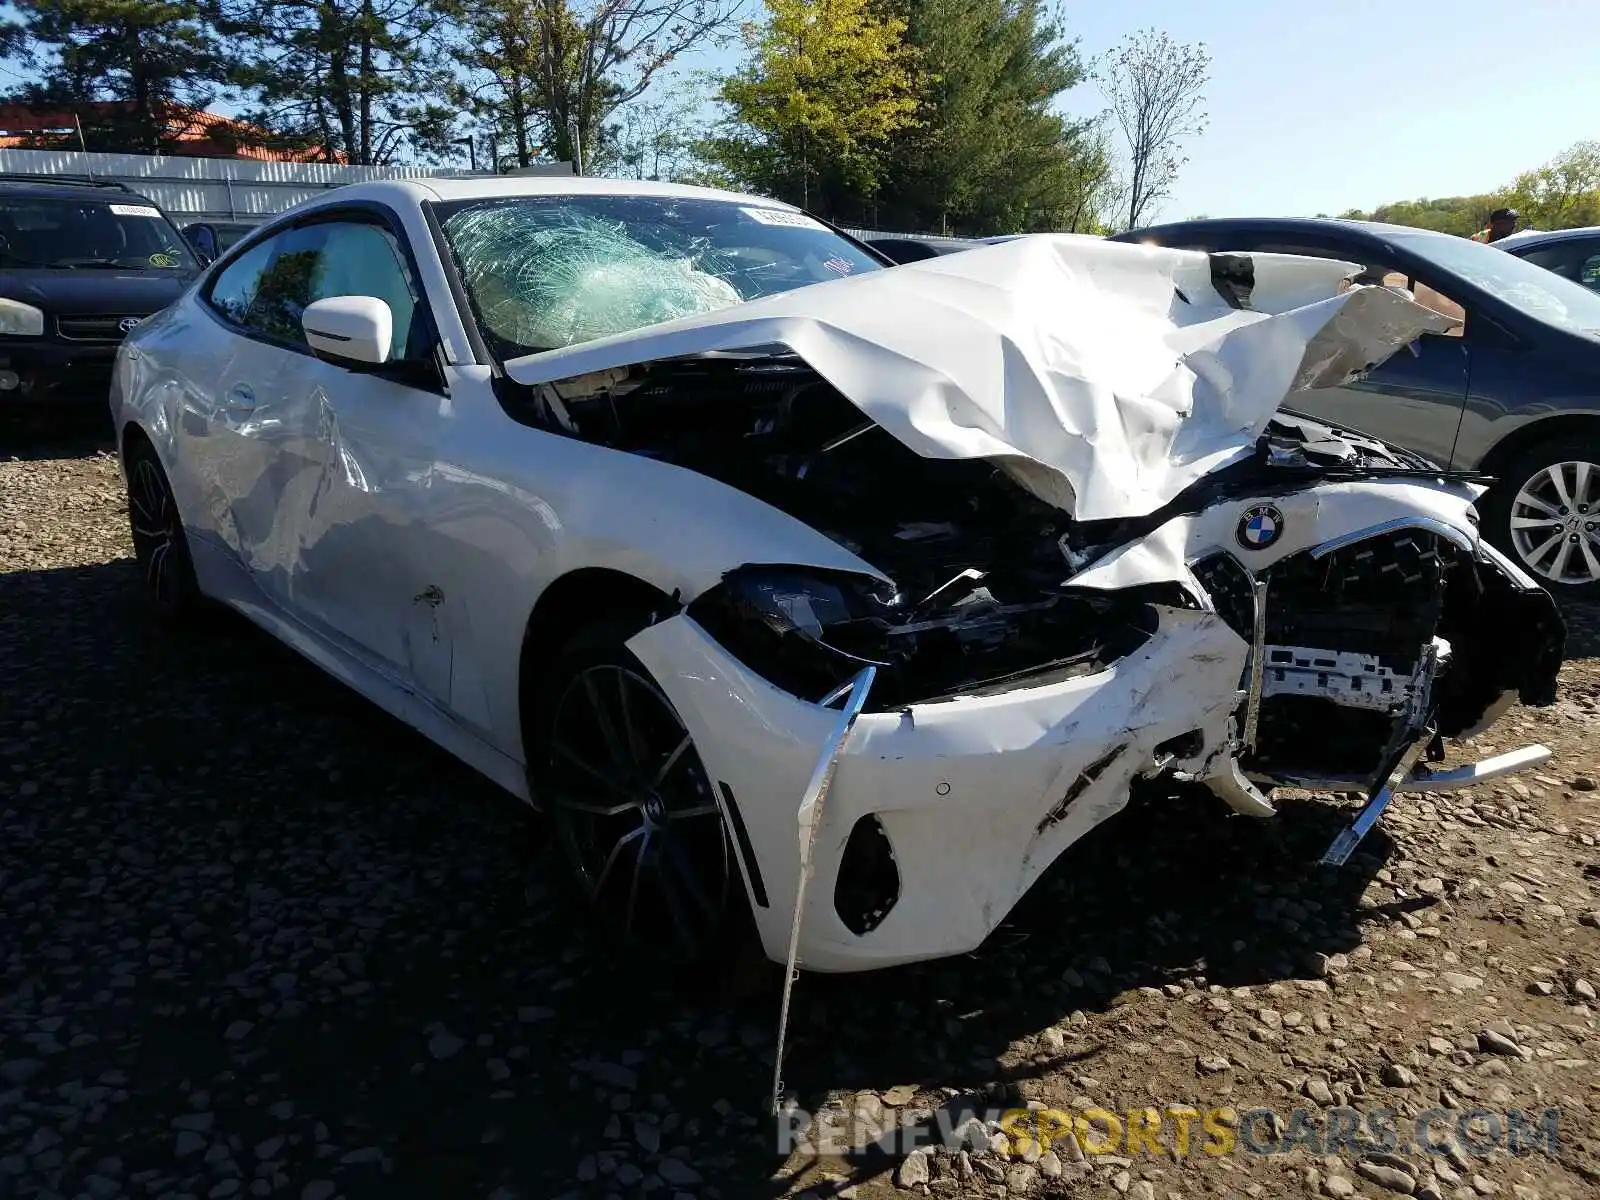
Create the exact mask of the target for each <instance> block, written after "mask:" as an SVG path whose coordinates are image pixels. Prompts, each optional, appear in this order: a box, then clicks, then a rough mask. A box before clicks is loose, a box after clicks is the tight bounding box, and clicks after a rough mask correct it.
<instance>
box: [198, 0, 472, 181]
mask: <svg viewBox="0 0 1600 1200" xmlns="http://www.w3.org/2000/svg"><path fill="white" fill-rule="evenodd" d="M221 3H222V4H223V5H224V6H225V7H224V8H223V10H222V19H221V25H220V27H221V28H222V29H223V30H224V31H225V32H227V33H229V34H230V35H232V36H234V37H236V38H238V39H239V41H240V43H241V45H242V47H243V50H242V54H241V59H242V62H241V65H240V66H239V67H238V68H237V69H236V71H235V74H234V78H235V80H236V81H237V82H238V83H239V84H241V85H243V86H244V87H246V88H248V89H249V90H250V91H251V92H252V93H253V94H254V96H255V97H256V100H257V103H256V106H255V108H254V109H253V110H252V111H251V113H250V114H249V119H250V120H252V121H254V122H256V123H257V124H260V125H263V126H265V127H266V128H268V129H270V130H273V131H274V132H276V133H278V134H280V135H282V136H283V137H284V138H285V139H286V140H289V141H291V142H296V143H300V144H303V145H306V146H313V147H320V148H321V149H322V150H323V151H324V154H325V156H326V157H327V158H328V159H330V160H332V161H337V160H338V159H340V158H342V159H343V160H344V161H345V162H349V163H352V164H358V165H373V164H377V165H381V164H384V163H389V162H393V161H395V160H396V159H397V158H400V157H403V156H405V155H406V154H407V152H408V151H409V152H411V153H429V152H432V153H438V152H439V151H440V150H442V149H443V146H444V144H445V143H446V142H447V141H448V137H449V132H448V131H449V126H450V123H451V122H452V120H453V119H454V117H455V113H454V112H453V111H452V110H451V109H449V108H448V107H446V106H445V105H444V104H442V103H440V102H439V100H436V99H434V97H442V96H443V95H444V93H445V90H446V87H447V85H448V77H447V72H446V68H445V65H444V62H443V61H442V54H441V50H442V40H441V39H442V35H443V33H444V29H445V13H444V12H443V11H442V10H441V9H440V8H439V7H438V6H437V4H436V3H435V2H434V0H221Z"/></svg>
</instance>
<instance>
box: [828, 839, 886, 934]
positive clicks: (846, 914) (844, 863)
mask: <svg viewBox="0 0 1600 1200" xmlns="http://www.w3.org/2000/svg"><path fill="white" fill-rule="evenodd" d="M899 899H900V868H899V866H898V864H896V862H895V860H894V847H893V846H891V845H890V844H889V835H888V834H887V833H886V832H884V828H883V822H881V821H880V820H878V818H877V817H876V816H875V815H874V814H872V813H868V814H867V815H866V816H864V817H862V818H861V819H860V820H859V821H857V822H856V823H855V827H854V828H853V829H851V830H850V838H849V840H848V841H846V842H845V844H844V854H843V855H842V856H841V857H840V859H839V878H838V881H837V882H836V883H835V884H834V887H833V911H834V912H836V913H838V914H839V920H841V921H843V922H844V927H845V928H846V929H848V930H849V931H850V932H851V933H853V934H855V935H856V936H857V937H864V936H866V935H867V934H869V933H871V932H872V931H873V930H874V929H876V928H877V927H878V926H879V925H881V924H883V921H884V918H885V917H887V916H888V915H889V911H890V910H891V909H892V908H894V906H895V904H896V902H897V901H899Z"/></svg>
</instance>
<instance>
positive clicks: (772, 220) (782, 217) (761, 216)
mask: <svg viewBox="0 0 1600 1200" xmlns="http://www.w3.org/2000/svg"><path fill="white" fill-rule="evenodd" d="M739 211H740V212H742V213H743V214H744V215H745V216H747V217H749V218H750V219H751V220H752V221H760V222H761V224H763V225H785V226H788V227H789V228H791V229H826V228H827V226H826V225H824V224H823V223H822V222H821V221H818V220H815V219H813V218H811V217H808V216H806V215H805V213H797V212H789V211H787V210H785V209H782V208H741V209H740V210H739Z"/></svg>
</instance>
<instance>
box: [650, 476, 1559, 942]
mask: <svg viewBox="0 0 1600 1200" xmlns="http://www.w3.org/2000/svg"><path fill="white" fill-rule="evenodd" d="M1349 486H1351V485H1338V486H1333V487H1328V488H1324V489H1321V492H1322V495H1320V496H1313V497H1312V501H1313V503H1312V508H1313V509H1317V510H1318V511H1319V512H1320V519H1319V520H1318V521H1317V522H1316V526H1317V530H1318V531H1319V532H1321V533H1323V534H1325V535H1329V536H1323V537H1321V538H1320V540H1316V539H1314V540H1311V541H1310V542H1309V544H1306V545H1303V546H1299V547H1291V550H1290V552H1288V553H1285V554H1283V555H1281V556H1277V557H1275V558H1273V559H1272V561H1271V562H1270V563H1267V564H1266V565H1261V564H1253V565H1254V569H1251V568H1250V567H1247V566H1245V565H1244V563H1243V562H1242V561H1241V558H1248V557H1249V556H1248V555H1247V554H1234V553H1232V552H1229V551H1218V550H1216V549H1214V547H1215V545H1216V542H1215V540H1213V539H1211V538H1210V537H1209V536H1208V535H1207V533H1206V529H1205V526H1206V525H1207V523H1208V522H1210V521H1212V520H1214V519H1215V514H1209V513H1202V514H1198V516H1197V517H1196V518H1193V519H1190V518H1185V520H1189V521H1190V526H1191V527H1190V528H1189V529H1188V531H1187V533H1186V534H1185V537H1184V538H1183V539H1180V543H1179V544H1181V543H1182V542H1184V541H1187V540H1188V539H1189V538H1190V537H1192V538H1193V539H1194V540H1195V542H1196V544H1199V545H1201V546H1206V547H1211V549H1208V551H1207V552H1206V553H1203V554H1201V555H1200V556H1198V557H1197V558H1195V559H1193V560H1192V561H1191V562H1190V564H1189V566H1190V567H1192V571H1187V572H1186V574H1187V575H1188V582H1187V590H1189V591H1191V592H1192V593H1193V596H1194V598H1195V601H1196V607H1193V608H1186V607H1180V606H1177V605H1163V604H1158V605H1153V606H1152V607H1153V608H1154V610H1155V611H1156V613H1157V614H1158V617H1159V619H1158V621H1157V622H1156V627H1155V629H1154V631H1153V632H1152V633H1151V634H1150V636H1149V637H1148V638H1147V639H1145V640H1144V641H1142V642H1141V643H1140V644H1139V645H1137V647H1135V648H1133V649H1131V650H1129V651H1128V652H1127V653H1126V654H1124V655H1123V656H1122V657H1119V658H1116V659H1115V660H1114V661H1109V662H1102V663H1098V664H1097V665H1096V668H1095V669H1093V670H1090V671H1087V672H1084V673H1079V674H1076V675H1074V676H1071V677H1067V678H1059V677H1051V676H1048V675H1045V676H1039V677H1037V678H1034V679H1023V680H1019V681H1018V682H1017V683H1016V685H1015V686H1013V687H1010V688H1002V689H991V690H989V691H987V692H984V693H983V694H977V695H967V696H956V697H953V698H943V699H937V700H929V701H920V702H908V703H900V704H897V705H894V706H893V707H890V708H889V709H888V710H887V711H884V710H883V706H881V705H875V706H870V707H872V708H875V709H877V711H866V712H863V713H861V714H860V715H859V716H858V717H857V718H856V720H855V723H854V727H853V729H852V730H850V731H849V734H848V736H847V737H846V738H845V739H844V741H843V744H842V746H841V747H840V748H839V749H838V751H837V754H836V755H834V756H833V757H835V758H836V762H835V769H834V771H833V774H832V776H831V782H830V786H829V787H828V789H827V792H826V804H825V806H820V817H819V820H818V825H817V830H816V837H815V841H814V843H812V845H814V857H813V858H812V862H811V868H810V870H811V874H810V875H809V877H808V880H809V888H808V890H807V891H806V894H805V899H804V901H803V907H802V909H801V910H800V912H799V928H800V934H799V941H798V956H797V958H798V962H799V964H800V965H802V966H804V967H806V968H808V969H811V970H819V971H850V970H861V969H868V968H876V967H881V966H888V965H893V964H896V963H903V962H911V961H916V960H920V959H929V958H936V957H941V956H944V955H950V954H957V953H962V952H965V951H968V950H971V949H973V948H975V947H976V946H977V945H979V943H981V942H982V941H983V940H984V938H985V937H986V936H987V935H988V934H989V933H990V932H991V931H992V930H993V929H994V928H995V926H996V925H997V924H998V923H999V922H1000V921H1001V920H1002V919H1003V918H1004V917H1005V916H1006V914H1007V913H1008V912H1009V911H1010V910H1011V908H1012V907H1013V906H1014V905H1015V903H1016V902H1017V901H1018V899H1020V897H1021V896H1022V895H1023V893H1024V892H1025V891H1026V890H1027V889H1028V888H1029V887H1030V886H1031V885H1032V884H1033V882H1034V881H1035V880H1036V879H1037V878H1038V877H1039V875H1040V874H1041V873H1042V872H1043V871H1044V870H1045V869H1046V868H1047V867H1048V866H1049V865H1050V864H1051V863H1052V862H1053V861H1054V860H1055V859H1056V858H1057V857H1058V856H1059V855H1060V854H1061V853H1062V852H1063V851H1064V850H1065V849H1066V848H1067V847H1068V846H1070V845H1071V844H1072V843H1073V842H1075V841H1077V840H1078V839H1079V838H1081V837H1083V836H1084V834H1086V833H1087V832H1089V830H1091V829H1093V828H1094V827H1095V826H1097V825H1098V824H1100V823H1101V822H1103V821H1104V820H1106V819H1107V818H1109V817H1110V816H1112V815H1114V814H1115V813H1116V812H1118V811H1120V810H1121V809H1122V808H1123V807H1124V806H1125V804H1126V803H1127V800H1128V795H1129V788H1130V785H1131V784H1132V783H1133V782H1134V781H1135V780H1136V779H1138V778H1141V777H1151V776H1155V775H1158V774H1163V773H1166V774H1170V775H1173V776H1175V777H1179V778H1187V779H1191V780H1194V781H1196V782H1198V783H1201V784H1204V785H1206V786H1208V787H1209V788H1210V789H1211V790H1212V791H1213V792H1215V793H1216V794H1217V795H1219V796H1220V797H1222V798H1223V799H1224V800H1226V801H1227V802H1228V803H1229V804H1230V805H1232V806H1233V807H1234V808H1235V809H1237V810H1239V811H1241V812H1245V813H1248V814H1251V815H1255V816H1270V815H1272V813H1273V811H1274V809H1273V805H1272V802H1271V800H1270V790H1271V788H1273V787H1275V786H1280V785H1290V786H1300V787H1318V788H1326V789H1332V790H1339V791H1352V792H1361V793H1364V794H1367V795H1369V796H1371V797H1373V802H1372V804H1370V805H1369V807H1368V809H1367V810H1366V811H1365V812H1364V813H1363V816H1362V818H1361V820H1360V821H1358V828H1356V829H1355V830H1354V831H1353V832H1352V833H1350V834H1347V835H1345V836H1344V837H1343V838H1342V839H1341V844H1340V845H1339V846H1338V847H1337V853H1335V849H1330V861H1334V860H1336V859H1340V856H1342V857H1348V855H1349V853H1350V852H1351V851H1352V850H1353V849H1354V846H1355V844H1356V843H1357V842H1359V840H1360V837H1361V836H1362V835H1364V834H1365V832H1366V831H1367V829H1369V828H1370V827H1371V825H1372V823H1373V822H1375V821H1376V819H1377V817H1378V815H1379V814H1381V812H1382V809H1383V807H1384V806H1385V805H1386V804H1387V803H1388V799H1389V797H1390V796H1391V795H1392V794H1393V793H1394V792H1403V791H1408V790H1443V789H1445V788H1448V787H1450V786H1465V785H1467V784H1470V783H1473V782H1478V781H1481V780H1482V779H1484V778H1488V777H1491V776H1493V775H1495V774H1502V773H1505V772H1508V771H1511V770H1519V769H1523V768H1525V767H1527V766H1530V765H1533V764H1534V763H1536V762H1538V761H1542V759H1543V757H1544V756H1545V754H1546V753H1547V752H1545V751H1543V748H1541V747H1534V748H1530V749H1528V750H1525V751H1519V752H1514V753H1513V754H1511V755H1503V756H1500V757H1499V758H1497V759H1491V760H1488V761H1487V762H1485V763H1482V764H1478V765H1477V766H1475V767H1468V768H1462V769H1458V770H1455V771H1449V772H1444V771H1439V772H1435V771H1430V770H1429V769H1428V768H1426V767H1422V766H1414V764H1416V763H1417V762H1418V761H1419V760H1420V759H1421V758H1422V757H1423V756H1424V755H1428V756H1429V757H1431V758H1435V759H1437V758H1438V757H1440V756H1441V752H1442V743H1443V739H1444V738H1445V737H1464V736H1467V735H1470V734H1471V733H1472V732H1474V731H1475V730H1476V729H1477V728H1478V727H1480V726H1482V725H1483V724H1484V723H1485V722H1486V721H1492V720H1493V719H1494V718H1495V717H1496V716H1497V715H1498V714H1499V712H1500V711H1503V709H1504V707H1505V706H1506V705H1507V704H1508V703H1509V702H1512V701H1514V700H1516V699H1519V698H1520V699H1522V700H1524V701H1526V702H1529V703H1535V704H1537V703H1548V702H1549V700H1550V699H1551V698H1552V696H1553V685H1554V677H1555V670H1556V667H1557V666H1558V665H1559V661H1560V655H1561V649H1562V636H1563V630H1562V627H1561V622H1560V618H1559V616H1558V615H1557V613H1556V610H1555V608H1554V604H1553V602H1552V601H1551V600H1550V598H1549V596H1548V594H1547V593H1545V592H1544V591H1543V590H1542V589H1540V588H1538V587H1537V586H1536V585H1535V584H1533V583H1532V582H1531V581H1530V580H1528V579H1527V578H1526V576H1523V575H1522V574H1521V573H1520V572H1519V571H1517V570H1516V568H1515V567H1513V566H1511V564H1509V563H1508V562H1506V561H1505V559H1504V558H1503V557H1502V556H1500V555H1499V554H1498V553H1497V552H1495V551H1494V550H1492V548H1489V547H1487V546H1485V545H1483V544H1482V543H1480V542H1479V540H1478V539H1477V537H1476V535H1475V531H1474V530H1473V529H1472V526H1471V524H1470V522H1469V521H1468V520H1466V519H1465V518H1464V517H1463V518H1462V519H1459V520H1455V521H1447V520H1444V519H1442V518H1441V517H1438V516H1429V515H1427V514H1426V513H1418V514H1416V515H1415V516H1413V517H1411V518H1406V519H1402V520H1398V521H1397V520H1394V519H1390V520H1387V521H1384V522H1380V523H1376V524H1373V525H1367V526H1356V527H1354V528H1349V527H1348V522H1346V527H1345V528H1340V521H1339V517H1338V515H1337V514H1338V513H1339V512H1340V510H1341V507H1343V508H1346V509H1349V510H1350V511H1356V512H1359V511H1362V505H1360V504H1353V503H1352V497H1351V494H1350V492H1349ZM1355 486H1357V491H1359V490H1360V486H1359V485H1355ZM1393 486H1407V487H1413V488H1414V487H1415V486H1417V485H1393ZM1341 500H1342V501H1343V502H1344V503H1343V504H1341ZM1451 502H1452V503H1455V504H1457V505H1459V507H1460V508H1461V509H1462V510H1463V512H1464V511H1466V510H1467V508H1468V505H1469V501H1468V500H1466V499H1464V498H1461V496H1460V495H1457V496H1455V497H1454V498H1453V500H1452V501H1451ZM1219 507H1221V508H1222V509H1223V510H1224V512H1223V513H1222V516H1221V519H1222V520H1224V521H1226V522H1230V523H1231V522H1236V521H1237V520H1239V519H1240V513H1243V512H1248V511H1250V510H1251V508H1252V507H1253V505H1252V502H1251V501H1250V499H1248V498H1246V499H1244V500H1240V501H1235V502H1230V503H1229V504H1225V505H1222V506H1219ZM1235 509H1237V510H1238V511H1237V512H1236V511H1235ZM1390 511H1393V509H1392V507H1391V509H1390ZM1302 540H1304V535H1303V534H1302ZM693 607H694V606H691V612H692V611H693ZM629 647H630V649H631V650H632V651H633V652H634V653H635V654H636V655H637V656H638V657H639V659H640V660H641V661H642V662H643V663H644V665H645V666H646V667H647V668H648V669H649V670H650V672H651V674H652V675H653V676H654V677H655V678H656V679H657V680H658V681H659V682H660V683H661V685H662V686H663V688H664V689H665V690H666V691H667V693H668V695H669V696H670V697H671V698H672V700H673V703H674V704H675V705H676V707H677V709H678V711H679V713H680V715H681V716H682V718H683V719H684V721H685V723H686V725H687V727H688V728H689V730H690V732H691V733H692V735H693V737H694V742H695V745H696V746H697V747H698V749H699V752H700V755H701V758H702V760H703V762H704V764H705V766H706V769H707V771H708V772H709V774H710V776H711V778H712V779H713V781H714V783H715V787H716V790H717V792H718V796H719V801H720V803H721V804H722V805H723V808H724V812H725V816H726V818H727V821H728V826H729V828H730V829H732V830H734V831H735V834H736V838H735V841H736V848H737V851H738V855H739V859H740V865H741V869H742V870H743V872H744V875H745V878H746V881H747V884H748V885H749V887H748V890H749V893H750V896H751V901H752V907H753V910H754V912H755V915H756V921H757V925H758V927H759V929H760V932H761V936H762V939H763V943H764V946H765V949H766V951H767V953H768V954H769V955H770V956H771V957H773V958H774V959H777V960H778V961H782V960H783V958H784V950H785V945H786V943H787V941H788V938H789V935H790V932H791V928H792V926H793V921H794V917H795V911H794V908H793V898H794V897H795V896H796V895H797V891H798V885H799V882H800V874H801V871H802V852H801V851H800V850H799V849H797V839H796V833H797V829H796V811H797V808H798V806H799V805H800V800H801V797H803V796H806V795H807V794H808V785H809V784H810V783H811V782H812V780H813V779H814V778H815V777H817V776H818V773H819V756H821V757H822V758H823V759H824V760H826V759H828V758H829V757H830V753H831V752H830V748H831V747H832V746H834V745H835V739H837V737H838V734H839V729H840V713H839V711H838V709H837V708H836V707H833V706H831V704H830V703H829V702H828V701H827V700H823V701H822V702H813V701H810V700H806V699H801V698H799V697H798V696H797V695H795V694H793V693H792V692H791V691H786V690H784V689H783V688H782V687H779V686H776V685H775V684H774V683H772V682H769V680H768V678H767V677H764V675H763V674H762V673H761V672H759V671H757V670H755V669H752V668H751V667H750V666H748V665H746V663H744V662H742V661H740V659H739V658H737V657H735V655H734V654H733V653H731V652H730V651H729V650H728V649H726V648H725V647H724V646H723V645H722V644H721V643H720V642H719V641H718V640H717V639H716V638H715V637H713V636H712V634H711V633H709V632H708V631H707V629H706V628H704V627H703V626H702V625H701V624H699V623H697V622H696V621H695V620H694V618H693V616H691V615H690V613H680V614H678V615H677V616H674V617H671V618H669V619H667V620H665V621H662V622H660V623H658V624H656V625H653V626H651V627H650V628H648V629H646V630H644V631H643V632H641V633H640V634H638V635H637V636H636V637H635V638H634V639H633V640H632V641H631V642H630V643H629ZM811 694H813V695H817V696H819V697H820V696H821V695H822V693H821V692H820V691H819V692H814V693H811ZM838 698H839V696H838V695H835V696H834V697H832V699H835V700H836V699H838Z"/></svg>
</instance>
